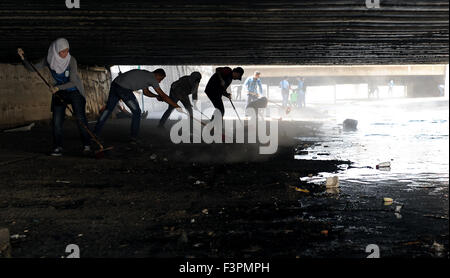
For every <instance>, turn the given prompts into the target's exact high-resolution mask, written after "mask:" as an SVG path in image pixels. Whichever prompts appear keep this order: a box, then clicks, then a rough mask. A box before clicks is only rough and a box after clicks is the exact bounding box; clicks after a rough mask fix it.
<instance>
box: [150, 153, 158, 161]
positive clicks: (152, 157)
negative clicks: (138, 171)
mask: <svg viewBox="0 0 450 278" xmlns="http://www.w3.org/2000/svg"><path fill="white" fill-rule="evenodd" d="M157 157H158V156H157V155H156V154H152V155H151V156H150V159H151V160H155V159H156V158H157Z"/></svg>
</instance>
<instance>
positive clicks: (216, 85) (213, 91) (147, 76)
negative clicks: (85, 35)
mask: <svg viewBox="0 0 450 278" xmlns="http://www.w3.org/2000/svg"><path fill="white" fill-rule="evenodd" d="M17 52H18V54H19V56H20V57H21V59H22V61H23V63H24V65H25V67H26V68H27V69H28V70H30V71H32V70H34V69H33V67H34V68H37V69H42V68H49V70H50V73H51V75H52V77H53V79H54V85H53V86H50V91H51V93H52V94H53V96H52V104H51V111H52V113H53V116H52V118H53V119H52V120H53V121H52V125H53V126H52V127H53V145H54V146H53V150H52V152H51V155H52V156H61V155H62V153H63V123H64V118H65V111H66V108H67V105H68V104H70V105H71V106H72V108H73V113H74V116H75V117H76V118H77V119H78V128H79V131H80V135H81V141H82V144H83V153H85V154H89V153H90V152H91V147H90V145H91V139H92V138H91V137H90V136H91V135H90V134H89V132H88V131H87V130H86V127H87V126H88V123H87V117H86V96H85V91H84V86H83V82H82V81H81V78H80V77H79V75H78V65H77V61H76V59H75V57H73V56H71V55H70V47H69V42H68V41H67V40H66V39H64V38H59V39H57V40H55V41H54V42H53V43H52V44H51V45H50V47H49V50H48V54H47V56H46V57H45V58H43V59H42V60H41V61H40V62H38V63H37V64H33V65H31V64H30V62H28V61H27V60H26V59H25V53H24V51H23V50H22V49H21V48H19V49H18V50H17ZM243 75H244V70H243V69H242V68H241V67H237V68H234V69H231V68H229V67H219V68H217V69H216V71H215V73H214V74H213V75H212V76H211V78H210V80H209V82H208V83H207V86H206V89H205V93H206V95H207V96H208V98H209V99H210V100H211V102H212V104H213V105H214V107H215V108H216V109H218V110H219V111H220V112H221V115H222V116H223V115H224V113H225V108H224V104H223V100H222V96H225V97H227V98H230V99H231V94H230V93H228V92H227V88H228V87H229V86H230V84H231V82H232V81H233V80H241V79H242V76H243ZM165 77H166V73H165V71H164V70H163V69H157V70H154V71H152V72H150V71H147V70H140V69H135V70H130V71H128V72H125V73H123V74H120V75H119V76H117V77H116V78H115V79H114V80H113V81H112V83H111V88H110V91H109V95H108V100H107V102H106V106H105V107H104V109H103V111H102V112H101V114H100V116H99V118H98V120H97V123H96V125H95V129H94V132H93V134H94V135H95V136H99V135H100V132H101V130H102V128H103V126H104V124H105V122H106V121H107V119H108V118H109V116H110V115H111V113H112V112H113V111H114V109H115V108H116V106H117V104H118V102H119V101H122V102H123V103H124V104H125V105H126V106H127V107H128V108H129V109H130V111H131V114H132V116H131V118H132V119H131V131H130V133H131V140H130V141H131V143H132V144H136V143H137V136H138V134H139V128H140V120H141V109H140V107H139V103H138V101H137V99H136V96H135V95H134V93H133V92H134V91H137V90H142V91H143V94H144V95H145V96H147V97H156V98H157V99H158V100H159V101H164V102H166V103H168V104H169V107H168V109H167V111H165V113H164V115H163V116H162V118H161V120H160V122H159V126H163V125H164V123H165V122H166V120H167V119H168V118H169V116H170V114H171V112H172V111H173V110H174V109H177V110H178V111H179V112H183V113H184V110H183V109H182V108H181V107H180V106H179V105H178V104H177V103H178V102H181V103H182V104H183V106H184V107H185V109H186V110H187V111H188V113H189V116H190V117H191V118H192V117H193V109H192V104H191V102H190V100H189V95H191V94H192V96H193V99H194V101H195V100H197V95H198V87H199V83H200V80H201V78H202V76H201V74H200V73H199V72H193V73H192V74H190V75H188V76H183V77H181V78H180V79H179V80H177V81H175V82H174V83H173V84H172V85H171V88H170V93H169V95H167V94H166V93H165V92H164V91H163V90H162V89H161V87H160V86H159V83H161V81H162V80H163V79H164V78H165ZM149 87H152V88H153V89H154V90H155V92H156V93H157V95H155V94H153V93H152V92H150V90H149V89H148V88H149Z"/></svg>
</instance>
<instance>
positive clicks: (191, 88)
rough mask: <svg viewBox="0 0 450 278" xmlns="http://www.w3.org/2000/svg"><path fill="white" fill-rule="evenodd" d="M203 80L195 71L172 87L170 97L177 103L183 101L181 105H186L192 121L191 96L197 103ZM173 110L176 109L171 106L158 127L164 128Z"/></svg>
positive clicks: (174, 83)
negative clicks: (199, 87)
mask: <svg viewBox="0 0 450 278" xmlns="http://www.w3.org/2000/svg"><path fill="white" fill-rule="evenodd" d="M201 79H202V75H201V74H200V73H199V72H198V71H194V72H193V73H191V75H186V76H183V77H181V78H180V79H178V80H177V81H175V82H173V83H172V86H171V87H170V95H169V97H170V98H171V99H172V100H173V102H175V103H177V102H178V101H181V103H182V104H183V105H184V108H186V110H187V111H188V112H189V115H190V117H191V120H192V117H193V110H192V104H191V101H190V100H189V95H190V94H192V100H193V101H194V103H195V101H197V99H198V86H199V84H200V80H201ZM194 105H195V104H194ZM173 109H175V108H174V107H173V106H171V105H169V107H168V108H167V110H166V112H165V113H164V114H163V116H162V118H161V120H160V121H159V125H158V127H163V126H164V124H165V123H166V121H167V119H168V118H169V117H170V114H171V113H172V111H173Z"/></svg>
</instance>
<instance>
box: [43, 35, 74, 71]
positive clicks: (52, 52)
mask: <svg viewBox="0 0 450 278" xmlns="http://www.w3.org/2000/svg"><path fill="white" fill-rule="evenodd" d="M67 48H69V42H68V41H67V40H66V39H64V38H59V39H57V40H56V41H54V42H53V43H52V44H51V45H50V47H49V49H48V56H47V62H48V64H49V65H50V68H51V69H52V70H54V71H55V72H56V73H57V74H61V73H63V72H64V71H65V70H66V69H67V67H68V66H69V63H70V53H69V54H68V55H67V57H66V58H61V56H59V52H60V51H62V50H64V49H67Z"/></svg>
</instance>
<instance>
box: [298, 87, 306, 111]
mask: <svg viewBox="0 0 450 278" xmlns="http://www.w3.org/2000/svg"><path fill="white" fill-rule="evenodd" d="M297 98H298V99H297V104H298V108H301V107H306V98H305V92H303V91H301V92H299V93H298V96H297Z"/></svg>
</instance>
